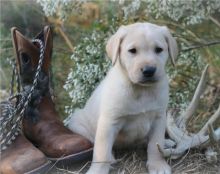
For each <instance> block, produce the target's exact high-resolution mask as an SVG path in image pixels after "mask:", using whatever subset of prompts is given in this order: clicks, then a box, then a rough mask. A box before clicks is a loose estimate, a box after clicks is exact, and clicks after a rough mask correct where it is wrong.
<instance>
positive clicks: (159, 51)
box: [154, 47, 163, 54]
mask: <svg viewBox="0 0 220 174" xmlns="http://www.w3.org/2000/svg"><path fill="white" fill-rule="evenodd" d="M154 51H155V53H157V54H159V53H161V52H162V51H163V48H160V47H156V48H155V50H154Z"/></svg>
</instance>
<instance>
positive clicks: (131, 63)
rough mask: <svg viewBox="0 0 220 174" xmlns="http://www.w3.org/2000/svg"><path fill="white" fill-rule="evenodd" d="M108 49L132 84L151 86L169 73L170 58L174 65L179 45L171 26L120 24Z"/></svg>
mask: <svg viewBox="0 0 220 174" xmlns="http://www.w3.org/2000/svg"><path fill="white" fill-rule="evenodd" d="M106 51H107V54H108V57H109V58H110V59H111V61H112V64H113V65H115V64H116V63H119V64H120V65H121V67H122V68H124V69H125V72H126V73H127V76H128V77H129V79H130V81H131V82H132V83H134V84H139V85H150V84H153V83H155V82H158V81H159V80H160V79H162V77H163V76H164V75H165V64H166V61H167V59H168V57H170V58H171V61H172V63H173V64H174V61H175V58H176V57H177V53H178V48H177V44H176V41H175V39H174V38H173V37H172V36H171V34H170V32H169V30H168V29H167V27H161V26H158V25H154V24H150V23H136V24H131V25H127V26H122V27H120V28H119V29H118V31H117V32H116V33H115V34H114V35H113V36H112V37H111V38H110V39H109V40H108V42H107V45H106Z"/></svg>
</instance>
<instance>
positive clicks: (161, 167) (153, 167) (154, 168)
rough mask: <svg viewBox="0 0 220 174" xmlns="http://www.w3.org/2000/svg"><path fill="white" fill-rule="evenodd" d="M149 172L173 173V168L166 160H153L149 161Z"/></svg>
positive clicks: (155, 173) (156, 173) (158, 173)
mask: <svg viewBox="0 0 220 174" xmlns="http://www.w3.org/2000/svg"><path fill="white" fill-rule="evenodd" d="M147 168H148V171H149V174H171V173H172V172H171V168H170V166H169V165H168V164H167V162H166V161H165V160H152V161H148V162H147Z"/></svg>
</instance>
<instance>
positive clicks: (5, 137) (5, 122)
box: [0, 39, 44, 150]
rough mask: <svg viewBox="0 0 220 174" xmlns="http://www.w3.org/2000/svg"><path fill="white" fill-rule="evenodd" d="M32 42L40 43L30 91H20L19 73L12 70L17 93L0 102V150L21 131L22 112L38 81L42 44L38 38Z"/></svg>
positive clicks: (41, 59) (41, 62) (41, 61)
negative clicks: (14, 102)
mask: <svg viewBox="0 0 220 174" xmlns="http://www.w3.org/2000/svg"><path fill="white" fill-rule="evenodd" d="M32 42H33V43H38V44H39V45H40V56H39V62H38V66H37V69H36V73H35V76H34V80H33V84H32V87H31V89H30V92H29V93H28V94H26V93H25V92H22V93H20V86H19V85H20V80H19V75H18V73H17V72H13V73H15V75H16V82H17V83H19V84H17V90H18V93H17V94H15V95H14V96H11V97H10V98H9V99H8V100H7V101H4V102H1V103H0V109H1V117H0V122H1V126H0V150H5V149H6V148H7V147H8V146H9V145H10V144H11V143H12V141H13V140H14V139H15V138H16V136H17V135H19V133H20V131H21V122H22V118H23V115H24V112H25V110H26V109H27V107H28V104H29V102H30V101H31V97H32V95H33V93H34V91H35V88H36V86H37V83H38V79H39V75H40V72H41V68H42V64H43V59H44V44H43V42H42V41H41V40H40V39H34V40H33V41H32ZM15 68H16V67H15ZM14 71H16V70H14ZM12 83H13V79H12ZM13 87H14V86H13V85H12V89H11V93H13ZM18 96H21V97H20V99H19V103H18V105H17V106H15V104H13V103H12V101H11V100H12V99H13V98H15V97H16V98H17V97H18Z"/></svg>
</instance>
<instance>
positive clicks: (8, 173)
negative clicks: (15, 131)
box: [0, 135, 47, 174]
mask: <svg viewBox="0 0 220 174" xmlns="http://www.w3.org/2000/svg"><path fill="white" fill-rule="evenodd" d="M46 162H47V159H46V157H45V155H44V154H43V153H42V152H41V151H40V150H38V149H37V148H36V147H34V146H33V144H31V143H30V142H29V141H28V140H27V139H26V138H25V137H24V136H23V135H19V136H18V137H17V138H16V139H15V141H14V142H13V143H12V144H11V145H10V146H9V147H8V148H7V149H6V150H4V151H2V152H1V159H0V173H1V174H24V173H26V172H30V171H32V170H35V169H36V168H39V167H41V166H42V165H44V164H45V163H46Z"/></svg>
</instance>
